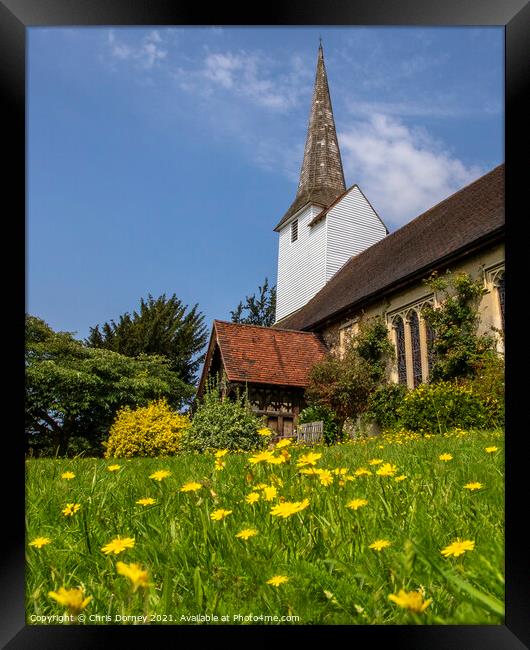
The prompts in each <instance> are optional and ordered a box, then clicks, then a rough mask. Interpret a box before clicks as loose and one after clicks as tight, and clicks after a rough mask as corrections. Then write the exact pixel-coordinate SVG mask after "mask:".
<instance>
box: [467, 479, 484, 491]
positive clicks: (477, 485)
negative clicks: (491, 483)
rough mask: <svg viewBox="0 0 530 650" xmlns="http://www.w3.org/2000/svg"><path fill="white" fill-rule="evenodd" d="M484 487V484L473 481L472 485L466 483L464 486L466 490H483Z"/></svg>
mask: <svg viewBox="0 0 530 650" xmlns="http://www.w3.org/2000/svg"><path fill="white" fill-rule="evenodd" d="M483 487H484V485H483V484H482V483H478V482H477V481H471V482H470V483H466V484H465V485H464V490H471V491H473V490H480V488H483Z"/></svg>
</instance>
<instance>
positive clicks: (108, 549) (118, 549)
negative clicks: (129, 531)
mask: <svg viewBox="0 0 530 650" xmlns="http://www.w3.org/2000/svg"><path fill="white" fill-rule="evenodd" d="M133 547H134V537H120V536H119V535H118V537H115V538H114V539H113V540H112V542H109V543H108V544H106V545H105V546H103V548H102V549H101V550H102V551H103V553H105V555H109V554H110V553H114V555H118V553H122V552H123V551H125V550H126V549H128V548H133Z"/></svg>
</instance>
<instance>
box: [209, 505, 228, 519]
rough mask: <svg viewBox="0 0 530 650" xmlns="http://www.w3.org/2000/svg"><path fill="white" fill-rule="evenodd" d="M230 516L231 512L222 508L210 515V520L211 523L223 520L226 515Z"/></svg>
mask: <svg viewBox="0 0 530 650" xmlns="http://www.w3.org/2000/svg"><path fill="white" fill-rule="evenodd" d="M230 514H232V511H231V510H224V509H223V508H219V509H218V510H214V511H213V512H212V514H211V515H210V519H212V520H213V521H221V519H224V518H225V517H228V515H230Z"/></svg>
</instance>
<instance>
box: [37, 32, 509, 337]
mask: <svg viewBox="0 0 530 650" xmlns="http://www.w3.org/2000/svg"><path fill="white" fill-rule="evenodd" d="M28 33H29V38H28V92H27V97H28V105H27V125H28V131H27V152H28V157H27V172H28V176H27V179H28V185H27V188H28V189H27V198H28V201H27V293H26V295H27V299H26V308H27V311H28V312H29V313H31V314H34V315H36V316H39V317H41V318H43V319H44V320H46V321H47V322H48V323H49V324H50V325H51V326H52V327H53V328H54V329H58V330H67V331H74V332H76V333H77V336H78V337H79V338H84V337H85V336H87V335H88V332H89V327H91V326H94V325H96V324H97V323H102V322H104V321H106V320H110V319H113V318H114V319H117V318H118V317H119V315H120V314H122V313H124V312H126V311H133V310H134V309H135V308H137V306H138V304H139V301H140V298H141V297H145V296H147V294H148V293H151V294H152V295H154V296H155V297H157V296H159V295H161V294H162V293H165V294H166V295H171V294H173V293H176V294H177V296H178V297H179V298H180V299H181V300H183V302H184V303H185V304H188V305H193V304H195V303H198V304H199V308H200V310H201V311H202V312H203V313H204V314H205V317H206V322H207V324H208V327H209V326H210V324H211V321H212V319H214V318H219V319H226V320H229V319H230V310H232V309H234V308H235V307H236V305H237V303H238V302H239V300H240V299H242V298H244V297H245V295H249V294H252V293H254V292H255V291H256V290H257V287H258V285H259V284H261V283H262V281H263V279H264V278H265V276H268V278H269V280H270V281H271V282H275V280H276V265H277V237H278V235H277V233H275V232H273V230H272V228H273V227H274V226H275V225H276V223H277V222H278V221H279V219H280V218H281V217H282V215H283V214H284V212H285V211H286V210H287V208H288V207H289V205H290V204H291V202H292V201H293V199H294V196H295V194H296V186H297V180H298V173H299V170H300V165H301V162H302V155H303V147H304V142H305V136H306V130H307V120H308V115H309V107H310V101H311V95H312V89H313V81H314V75H315V67H316V57H317V48H318V38H319V36H320V35H321V36H322V39H323V46H324V57H325V62H326V68H327V73H328V80H329V85H330V92H331V99H332V103H333V109H334V114H335V123H336V127H337V132H338V139H339V146H340V148H341V154H342V159H343V164H344V171H345V176H346V184H347V185H348V186H349V185H352V184H353V183H357V184H358V185H359V186H360V187H361V189H362V190H363V192H364V193H365V194H366V196H367V198H368V199H369V200H370V202H371V203H372V205H373V206H374V208H375V209H376V210H377V211H378V213H379V215H380V216H381V218H382V219H383V221H384V222H385V223H386V224H387V226H388V227H389V229H390V231H393V230H395V229H396V228H397V227H399V226H400V225H403V224H404V223H406V222H407V221H410V220H411V219H413V218H414V217H416V216H417V215H418V214H420V213H421V212H422V211H424V210H426V209H428V208H429V207H431V206H432V205H434V204H435V203H437V202H438V201H440V200H441V199H443V198H445V197H446V196H448V195H450V194H451V193H453V192H454V191H456V190H458V189H460V188H461V187H463V186H464V185H466V184H468V183H469V182H471V181H472V180H474V179H475V178H477V177H478V176H480V175H482V174H483V173H485V172H487V171H489V170H490V169H492V168H493V167H495V166H496V165H498V164H500V163H501V162H503V160H504V139H503V130H504V34H503V29H502V28H500V27H492V28H477V27H471V28H464V27H460V28H442V27H436V28H424V27H421V28H404V27H396V28H388V27H384V28H366V27H340V28H329V27H321V28H302V27H300V28H291V27H289V28H287V27H285V28H281V27H271V28H257V27H251V28H250V27H249V28H246V27H245V28H226V27H212V28H191V27H177V28H165V27H162V28H158V27H151V28H147V27H142V28H116V27H113V28H102V27H98V28H83V29H72V28H60V29H51V28H30V29H29V30H28Z"/></svg>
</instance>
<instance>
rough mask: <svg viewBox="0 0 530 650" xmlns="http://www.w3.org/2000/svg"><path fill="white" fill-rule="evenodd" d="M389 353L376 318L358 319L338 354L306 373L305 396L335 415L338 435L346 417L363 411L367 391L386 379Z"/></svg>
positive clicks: (390, 353)
mask: <svg viewBox="0 0 530 650" xmlns="http://www.w3.org/2000/svg"><path fill="white" fill-rule="evenodd" d="M392 355H393V348H392V344H391V343H390V341H389V340H388V334H387V329H386V326H385V324H384V321H383V320H382V318H380V317H376V318H373V319H371V320H370V321H369V322H366V321H363V320H361V322H360V323H359V330H358V333H357V334H356V335H353V336H352V337H351V338H350V339H349V341H348V343H347V345H346V350H345V352H344V355H343V356H342V357H339V356H336V355H331V354H330V355H329V356H328V357H327V358H326V359H324V360H323V361H321V362H319V363H316V364H315V365H314V366H313V367H312V368H311V371H310V373H309V384H308V387H307V388H306V393H305V394H306V398H307V400H308V401H309V403H310V404H311V405H315V406H324V407H327V408H329V409H331V410H332V411H333V412H334V413H335V414H336V417H337V422H338V424H339V436H340V435H341V433H342V428H343V426H344V422H345V420H346V419H355V418H356V417H357V416H358V415H360V414H361V413H363V412H364V411H366V409H367V406H368V400H369V397H370V395H371V393H372V392H373V391H374V390H375V389H376V388H377V387H378V386H379V385H381V384H382V383H383V382H385V381H386V367H387V363H388V361H389V359H390V358H391V357H392Z"/></svg>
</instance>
